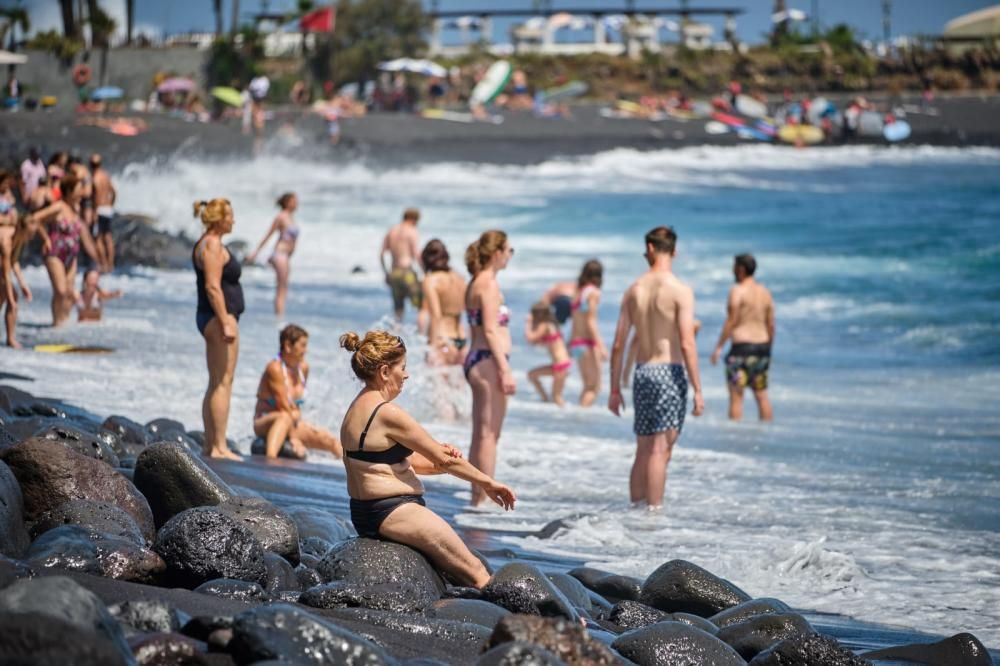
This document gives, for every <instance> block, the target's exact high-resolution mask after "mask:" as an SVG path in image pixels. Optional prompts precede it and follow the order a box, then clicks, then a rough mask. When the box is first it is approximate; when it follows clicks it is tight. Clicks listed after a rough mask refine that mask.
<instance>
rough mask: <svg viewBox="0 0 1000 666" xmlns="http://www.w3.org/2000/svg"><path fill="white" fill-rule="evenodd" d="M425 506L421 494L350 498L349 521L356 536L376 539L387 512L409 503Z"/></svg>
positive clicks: (387, 514)
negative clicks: (360, 498) (365, 498)
mask: <svg viewBox="0 0 1000 666" xmlns="http://www.w3.org/2000/svg"><path fill="white" fill-rule="evenodd" d="M411 502H412V503H414V504H419V505H420V506H427V502H425V501H424V498H423V496H422V495H396V496H395V497H383V498H381V499H373V500H358V499H352V500H351V522H352V523H354V529H356V530H357V531H358V536H363V537H368V538H369V539H377V538H378V536H379V533H378V530H379V528H380V527H382V523H384V522H385V519H386V518H388V517H389V514H390V513H392V512H393V511H395V510H396V509H398V508H399V507H401V506H403V505H404V504H409V503H411Z"/></svg>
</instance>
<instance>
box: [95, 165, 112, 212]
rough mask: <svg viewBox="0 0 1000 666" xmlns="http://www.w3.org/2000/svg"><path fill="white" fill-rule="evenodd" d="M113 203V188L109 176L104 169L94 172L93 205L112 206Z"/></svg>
mask: <svg viewBox="0 0 1000 666" xmlns="http://www.w3.org/2000/svg"><path fill="white" fill-rule="evenodd" d="M114 204H115V188H114V185H113V184H112V183H111V176H109V175H108V172H107V171H105V170H104V169H98V170H97V171H96V172H95V173H94V205H95V206H98V207H100V206H113V205H114Z"/></svg>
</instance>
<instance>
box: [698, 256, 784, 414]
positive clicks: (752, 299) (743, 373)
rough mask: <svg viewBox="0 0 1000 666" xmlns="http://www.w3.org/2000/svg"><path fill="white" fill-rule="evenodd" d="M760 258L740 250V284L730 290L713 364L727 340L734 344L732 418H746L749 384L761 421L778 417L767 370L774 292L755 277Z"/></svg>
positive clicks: (729, 363) (729, 360)
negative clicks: (769, 392) (757, 259)
mask: <svg viewBox="0 0 1000 666" xmlns="http://www.w3.org/2000/svg"><path fill="white" fill-rule="evenodd" d="M756 270H757V261H756V260H755V259H754V258H753V255H749V254H740V255H737V256H736V260H735V262H734V263H733V275H734V276H735V277H736V284H735V285H733V286H732V288H731V289H730V290H729V303H728V304H727V306H726V323H725V324H723V326H722V332H721V333H720V334H719V342H718V343H717V344H716V345H715V351H714V352H712V365H715V364H716V363H718V362H719V355H720V354H721V353H722V347H723V345H725V344H726V340H729V339H732V341H733V344H732V345H731V346H730V347H729V353H728V354H726V381H727V383H728V385H729V418H731V419H732V420H734V421H738V420H740V419H741V418H743V389H745V388H746V387H747V386H749V387H750V388H751V389H753V396H754V398H756V399H757V411H758V412H759V414H760V420H761V421H770V420H771V419H772V418H773V417H774V413H773V412H772V411H771V401H770V399H769V398H768V397H767V370H768V368H769V367H770V365H771V344H772V343H773V342H774V300H773V299H772V298H771V292H770V291H768V290H767V289H766V288H765V287H764V286H763V285H761V284H759V283H758V282H757V281H756V280H754V278H753V274H754V271H756Z"/></svg>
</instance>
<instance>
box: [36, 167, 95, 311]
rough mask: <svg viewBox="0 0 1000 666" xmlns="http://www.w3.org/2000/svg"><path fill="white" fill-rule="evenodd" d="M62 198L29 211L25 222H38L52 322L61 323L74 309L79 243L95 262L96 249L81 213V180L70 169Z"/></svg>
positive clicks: (62, 188) (63, 186) (66, 174)
mask: <svg viewBox="0 0 1000 666" xmlns="http://www.w3.org/2000/svg"><path fill="white" fill-rule="evenodd" d="M60 190H61V192H62V196H61V198H60V199H59V200H58V201H56V202H55V203H53V204H52V205H50V206H47V207H46V208H43V209H42V210H40V211H38V212H36V213H31V214H30V215H28V224H29V226H31V225H36V224H37V225H39V226H38V233H39V235H40V236H41V237H42V239H43V242H44V243H45V247H46V250H45V252H44V253H43V256H44V257H45V268H46V270H48V272H49V280H51V281H52V325H53V326H60V325H62V324H63V323H64V322H65V321H66V320H67V319H69V316H70V313H72V311H73V304H74V303H75V302H76V289H75V287H74V285H75V283H76V268H77V257H78V256H79V255H80V247H81V246H82V247H83V249H84V251H86V253H87V254H88V255H90V258H91V259H93V260H94V261H95V262H96V261H97V250H96V248H95V247H94V242H93V240H92V239H91V237H90V229H89V228H88V227H87V226H86V225H85V224H84V222H83V218H82V217H81V213H80V199H81V197H82V196H83V192H84V183H83V181H82V180H80V179H79V178H78V177H77V176H76V174H75V173H73V172H72V171H69V172H66V173H65V174H63V176H62V179H61V182H60Z"/></svg>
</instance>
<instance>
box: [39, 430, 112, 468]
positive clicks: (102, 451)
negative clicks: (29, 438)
mask: <svg viewBox="0 0 1000 666" xmlns="http://www.w3.org/2000/svg"><path fill="white" fill-rule="evenodd" d="M35 437H39V438H41V439H48V440H52V441H53V442H59V443H60V444H62V445H63V446H65V447H66V448H68V449H71V450H73V451H76V452H77V453H79V454H81V455H85V456H87V457H88V458H93V459H94V460H100V461H103V462H106V463H107V464H109V465H111V466H112V467H118V466H119V465H120V462H119V460H118V454H117V453H115V450H114V449H112V448H111V445H110V444H108V442H107V441H106V440H104V439H103V438H101V437H98V436H97V435H92V434H89V433H86V432H83V431H82V430H78V429H77V428H74V427H72V426H70V425H69V424H66V423H60V424H58V425H50V426H47V427H45V428H42V429H41V430H40V431H39V432H37V433H35Z"/></svg>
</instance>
